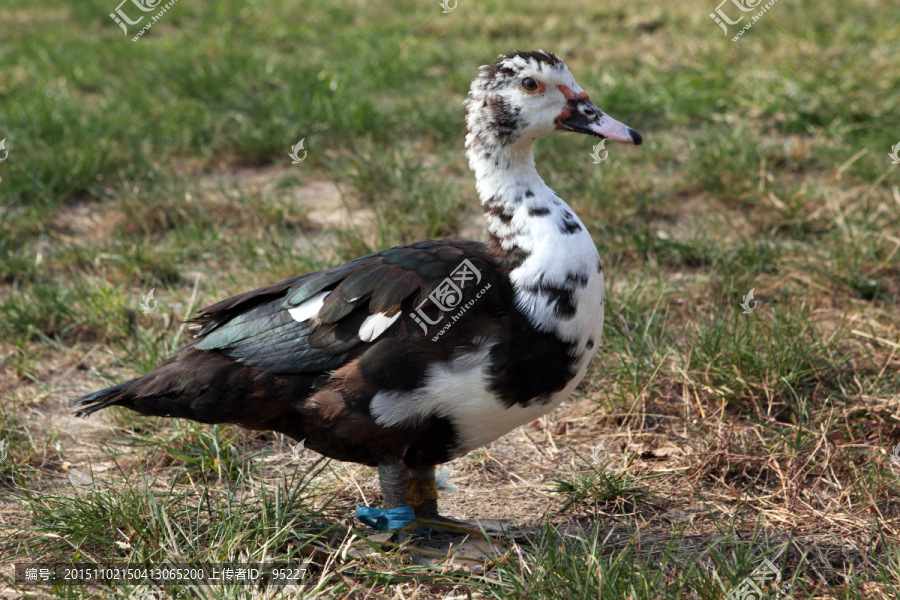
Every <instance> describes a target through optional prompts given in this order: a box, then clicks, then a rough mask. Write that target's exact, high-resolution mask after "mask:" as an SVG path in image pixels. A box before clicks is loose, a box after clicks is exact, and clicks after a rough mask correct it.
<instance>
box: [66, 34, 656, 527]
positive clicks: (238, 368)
mask: <svg viewBox="0 0 900 600" xmlns="http://www.w3.org/2000/svg"><path fill="white" fill-rule="evenodd" d="M465 111H466V127H467V135H466V149H467V156H468V159H469V166H470V168H471V169H472V170H473V171H474V172H475V177H476V181H477V185H476V187H477V191H478V195H479V196H480V198H481V204H482V207H483V208H484V212H485V217H486V219H487V222H488V230H489V232H490V240H491V242H490V244H483V243H479V242H473V241H466V240H458V239H444V240H430V241H425V242H416V243H412V244H407V245H404V246H399V247H396V248H390V249H388V250H383V251H381V252H376V253H374V254H370V255H368V256H364V257H362V258H358V259H356V260H354V261H352V262H349V263H347V264H345V265H343V266H340V267H336V268H333V269H328V270H325V271H318V272H315V273H308V274H305V275H299V276H297V277H294V278H292V279H288V280H287V281H282V282H281V283H276V284H274V285H270V286H268V287H264V288H260V289H257V290H253V291H249V292H245V293H243V294H240V295H237V296H235V297H233V298H229V299H227V300H223V301H221V302H219V303H218V304H214V305H212V306H209V307H207V308H204V309H202V310H200V311H199V312H198V314H197V315H196V316H195V317H193V318H192V319H191V322H193V323H194V324H196V325H199V326H200V327H201V329H200V331H199V333H197V334H196V335H195V336H194V339H193V340H192V341H191V342H190V343H188V344H187V345H186V346H185V347H183V348H182V349H181V350H179V351H178V353H177V354H176V355H175V356H174V357H172V358H170V359H169V360H168V361H166V362H165V363H163V364H162V365H160V366H159V367H158V368H156V369H155V370H153V371H152V372H150V373H148V374H146V375H144V376H143V377H139V378H137V379H133V380H131V381H128V382H126V383H122V384H120V385H116V386H114V387H111V388H108V389H105V390H101V391H98V392H95V393H93V394H89V395H87V396H83V397H81V398H77V399H75V400H73V401H72V402H73V404H76V405H78V406H79V409H78V411H77V412H76V414H77V415H88V414H90V413H93V412H95V411H97V410H100V409H102V408H106V407H108V406H113V405H116V406H124V407H127V408H130V409H132V410H135V411H137V412H139V413H142V414H145V415H155V416H161V417H180V418H185V419H192V420H194V421H199V422H202V423H236V424H239V425H241V426H243V427H246V428H249V429H256V430H274V431H278V432H281V433H283V434H285V435H287V436H290V437H291V438H293V439H295V440H298V441H300V440H305V445H306V447H307V448H310V449H312V450H314V451H316V452H318V453H320V454H323V455H325V456H328V457H332V458H335V459H338V460H343V461H352V462H356V463H361V464H364V465H369V466H373V467H377V468H378V475H379V479H380V485H381V491H382V495H383V499H384V504H385V509H386V510H384V511H380V510H379V509H372V510H371V511H367V509H366V508H365V507H358V509H357V516H358V517H360V518H361V519H362V520H363V521H364V522H366V523H368V524H370V525H373V526H375V527H376V528H379V529H385V530H392V529H408V528H410V527H418V528H424V529H426V530H427V529H432V530H439V531H447V530H452V531H460V530H462V531H466V530H467V528H466V527H465V526H464V525H463V524H461V523H460V522H458V521H455V520H453V519H449V518H446V517H442V516H440V515H439V513H438V506H437V492H436V489H435V485H434V470H433V469H434V467H435V466H436V465H439V464H441V463H444V462H447V461H450V460H452V459H455V458H457V457H460V456H463V455H464V454H466V453H467V452H470V451H472V450H475V449H476V448H479V447H481V446H484V445H485V444H488V443H489V442H492V441H493V440H496V439H497V438H499V437H500V436H502V435H504V434H505V433H507V432H509V431H511V430H513V429H514V428H516V427H518V426H520V425H523V424H525V423H529V422H531V421H533V420H534V419H536V418H538V417H540V416H542V415H544V414H546V413H548V412H550V411H551V410H553V409H554V408H555V407H556V406H558V405H559V403H560V402H562V401H563V400H564V399H565V398H567V397H568V396H569V394H570V393H571V392H572V390H573V389H574V388H575V386H576V385H577V384H578V382H579V381H581V379H582V377H584V374H585V372H586V371H587V368H588V364H589V363H590V362H591V359H592V358H593V356H594V353H595V352H596V350H597V346H598V344H599V343H600V335H601V333H602V331H603V268H602V266H601V263H600V256H599V254H598V253H597V248H596V246H595V245H594V242H593V240H592V239H591V236H590V234H589V233H588V231H587V229H586V228H585V226H584V224H583V223H582V222H581V220H579V218H578V217H577V216H576V215H575V213H574V212H573V211H572V210H571V209H570V208H569V206H568V205H566V203H565V202H563V201H562V200H561V199H560V198H559V197H558V196H557V195H556V194H555V193H554V192H553V190H551V189H550V188H549V187H548V186H547V185H546V184H545V183H544V181H543V180H542V179H541V177H540V176H539V175H538V173H537V171H536V170H535V166H534V157H533V154H532V149H533V146H534V142H535V140H537V139H539V138H542V137H545V136H548V135H550V134H551V133H554V132H557V131H574V132H577V133H585V134H588V135H591V136H594V137H597V138H601V139H609V140H615V141H622V142H631V143H634V144H640V143H641V136H640V134H638V133H637V132H636V131H634V130H633V129H631V128H629V127H626V126H625V125H623V124H622V123H619V122H618V121H615V120H614V119H612V118H610V117H609V116H607V115H606V114H605V113H604V112H603V111H601V110H600V109H599V108H597V106H596V105H594V104H593V103H592V102H591V101H590V100H589V99H588V95H587V94H586V93H585V92H584V91H583V90H582V89H581V87H579V85H578V84H577V83H576V82H575V78H574V77H573V76H572V74H571V73H570V72H569V69H568V67H566V65H565V63H563V61H562V60H560V59H559V58H557V57H556V56H554V55H553V54H550V53H547V52H544V51H542V50H541V51H537V52H518V51H517V52H513V53H511V54H507V55H505V56H501V57H500V58H499V60H497V61H496V62H494V63H493V64H490V65H487V66H483V67H481V69H480V73H479V75H478V77H477V78H476V79H475V81H474V82H473V83H472V87H471V90H470V91H469V95H468V99H467V100H466V102H465Z"/></svg>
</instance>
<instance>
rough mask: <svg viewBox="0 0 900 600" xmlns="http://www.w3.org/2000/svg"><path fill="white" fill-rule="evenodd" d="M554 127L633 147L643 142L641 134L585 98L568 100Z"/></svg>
mask: <svg viewBox="0 0 900 600" xmlns="http://www.w3.org/2000/svg"><path fill="white" fill-rule="evenodd" d="M556 127H557V129H563V130H565V131H574V132H576V133H586V134H588V135H592V136H594V137H598V138H601V139H607V140H613V141H615V142H632V143H633V144H634V145H635V146H640V145H641V143H642V142H643V141H644V140H643V138H642V137H641V134H639V133H638V132H637V131H635V130H634V129H632V128H631V127H628V126H627V125H625V124H623V123H619V122H618V121H616V120H615V119H613V118H612V117H610V116H609V115H607V114H606V113H604V112H603V111H602V110H600V109H599V108H597V105H596V104H594V103H593V102H591V101H590V100H588V99H587V98H570V99H569V100H568V103H567V104H566V108H565V109H564V110H563V112H562V114H560V115H559V117H557V119H556Z"/></svg>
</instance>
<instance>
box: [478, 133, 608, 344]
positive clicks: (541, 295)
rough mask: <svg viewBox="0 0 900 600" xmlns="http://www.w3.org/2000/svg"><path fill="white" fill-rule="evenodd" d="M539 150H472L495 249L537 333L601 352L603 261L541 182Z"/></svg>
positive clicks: (578, 224) (496, 147)
mask: <svg viewBox="0 0 900 600" xmlns="http://www.w3.org/2000/svg"><path fill="white" fill-rule="evenodd" d="M532 148H533V143H524V142H523V143H520V144H515V145H508V146H500V145H494V146H493V147H490V148H487V149H486V148H485V147H484V146H482V145H480V144H477V143H473V144H469V149H468V157H469V166H470V167H471V168H472V170H473V171H475V178H476V181H477V183H476V186H477V189H478V195H479V196H480V198H481V205H482V207H483V208H484V212H485V217H486V218H487V222H488V231H490V235H491V241H492V247H493V249H494V252H495V253H496V254H497V256H498V258H499V259H500V260H501V261H503V262H505V263H506V264H507V266H508V267H509V268H510V280H511V282H512V284H513V286H514V288H515V290H516V302H517V304H518V306H519V308H520V309H521V310H522V311H523V312H524V313H525V314H526V315H527V316H528V318H529V320H530V321H531V322H532V324H533V325H534V326H536V327H538V328H539V329H541V330H544V331H548V330H549V331H554V332H556V334H557V335H558V337H560V338H562V339H565V340H566V341H571V342H573V343H574V342H577V343H578V344H586V343H587V341H588V340H591V344H590V345H591V346H594V347H596V346H595V344H594V342H595V341H598V340H599V331H600V330H601V328H602V322H603V313H602V299H603V274H602V268H601V266H600V255H599V254H598V253H597V247H596V246H595V245H594V241H593V239H592V238H591V236H590V234H589V233H588V231H587V229H586V228H585V226H584V224H583V223H582V222H581V220H580V219H579V218H578V217H577V216H576V215H575V213H574V212H573V211H572V209H571V208H569V206H568V205H567V204H566V203H565V202H563V201H562V199H560V198H559V196H557V195H556V194H555V193H554V192H553V190H551V189H550V188H549V187H547V185H546V184H545V183H544V181H543V180H542V179H541V177H540V175H538V173H537V170H536V169H535V168H534V156H533V154H532ZM579 304H580V305H581V306H580V307H579Z"/></svg>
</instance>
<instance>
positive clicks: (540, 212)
mask: <svg viewBox="0 0 900 600" xmlns="http://www.w3.org/2000/svg"><path fill="white" fill-rule="evenodd" d="M549 214H550V209H549V208H543V207H542V208H532V209H529V210H528V215H529V216H532V217H546V216H547V215H549Z"/></svg>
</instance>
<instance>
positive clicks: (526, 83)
mask: <svg viewBox="0 0 900 600" xmlns="http://www.w3.org/2000/svg"><path fill="white" fill-rule="evenodd" d="M540 87H541V86H539V85H538V82H537V81H535V80H534V79H532V78H531V77H526V78H525V79H523V80H522V89H523V90H525V91H526V92H532V93H533V92H536V91H538V90H539V89H540Z"/></svg>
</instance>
